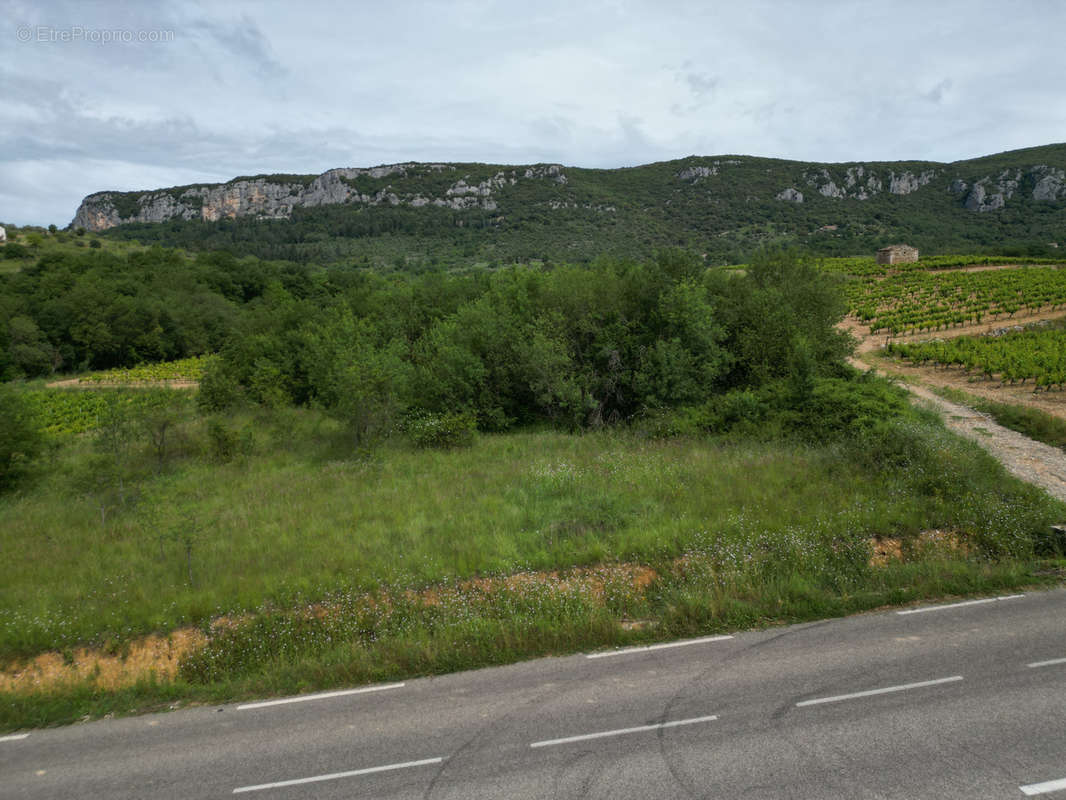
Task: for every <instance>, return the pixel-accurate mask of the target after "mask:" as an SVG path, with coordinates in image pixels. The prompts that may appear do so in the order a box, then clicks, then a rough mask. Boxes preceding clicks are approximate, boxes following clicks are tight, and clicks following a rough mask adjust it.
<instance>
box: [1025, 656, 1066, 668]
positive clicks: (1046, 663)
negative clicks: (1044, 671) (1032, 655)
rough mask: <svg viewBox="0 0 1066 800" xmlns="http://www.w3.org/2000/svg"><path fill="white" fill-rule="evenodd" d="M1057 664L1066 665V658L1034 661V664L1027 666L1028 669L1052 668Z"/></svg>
mask: <svg viewBox="0 0 1066 800" xmlns="http://www.w3.org/2000/svg"><path fill="white" fill-rule="evenodd" d="M1055 664H1066V658H1053V659H1051V660H1050V661H1034V662H1033V663H1032V664H1026V665H1025V666H1027V667H1050V666H1053V665H1055Z"/></svg>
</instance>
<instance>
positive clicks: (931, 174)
mask: <svg viewBox="0 0 1066 800" xmlns="http://www.w3.org/2000/svg"><path fill="white" fill-rule="evenodd" d="M935 177H936V171H935V170H926V171H925V172H922V173H921V174H920V175H915V174H914V173H913V172H901V173H900V174H899V175H897V174H896V173H895V172H890V173H889V179H888V191H889V194H910V193H911V192H916V191H918V188H919V187H921V186H925V185H926V184H927V183H929V181H931V180H932V179H933V178H935Z"/></svg>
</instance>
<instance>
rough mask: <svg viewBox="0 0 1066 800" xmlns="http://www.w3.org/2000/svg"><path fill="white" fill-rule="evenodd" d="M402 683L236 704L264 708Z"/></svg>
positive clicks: (340, 695)
mask: <svg viewBox="0 0 1066 800" xmlns="http://www.w3.org/2000/svg"><path fill="white" fill-rule="evenodd" d="M403 685H404V684H402V683H388V684H384V685H382V686H364V687H363V688H362V689H342V690H341V691H339V692H319V693H318V694H301V695H297V696H296V697H286V698H283V699H281V700H263V701H262V702H259V703H245V704H244V705H242V706H237V710H238V711H244V710H245V709H249V708H266V707H267V706H281V705H286V704H287V703H306V702H308V701H309V700H327V699H329V698H330V697H346V696H347V695H350V694H366V693H367V692H383V691H385V690H386V689H399V688H400V687H401V686H403Z"/></svg>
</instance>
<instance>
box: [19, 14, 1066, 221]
mask: <svg viewBox="0 0 1066 800" xmlns="http://www.w3.org/2000/svg"><path fill="white" fill-rule="evenodd" d="M1063 31H1066V2H1062V1H1061V0H994V2H993V1H992V0H964V1H963V2H955V0H939V1H938V2H931V3H926V2H910V0H876V1H874V0H861V1H855V2H843V0H841V1H840V2H838V1H837V0H802V1H799V2H788V1H787V0H744V2H737V1H736V0H728V2H721V1H719V0H702V1H700V0H693V1H692V2H688V1H687V0H677V1H676V2H675V0H658V2H655V1H654V0H648V1H647V2H645V1H643V0H587V1H586V0H561V1H557V0H536V2H528V0H513V1H512V0H498V1H496V2H493V1H492V0H455V1H454V2H445V1H444V0H441V2H405V0H391V2H386V1H383V0H354V1H353V2H347V3H341V2H337V3H326V2H315V1H314V0H303V1H302V2H298V3H292V2H287V3H269V2H248V3H244V2H239V1H235V0H227V2H204V3H197V2H175V1H174V0H172V1H171V2H166V3H161V2H160V3H156V2H148V1H146V2H140V3H134V2H114V3H106V2H103V3H94V2H86V1H85V0H81V1H80V2H70V3H65V2H50V1H49V0H33V2H20V0H0V145H2V146H0V220H2V221H6V222H11V223H15V224H48V223H52V222H54V223H56V224H58V225H60V226H64V225H66V224H67V223H68V222H69V221H70V219H71V217H72V216H73V215H74V211H75V209H76V208H77V205H78V203H79V201H80V199H81V198H82V197H83V196H84V195H86V194H88V193H90V192H94V191H100V190H104V189H123V190H132V189H147V188H156V187H161V186H173V185H178V184H184V183H191V182H196V181H222V180H227V179H229V178H231V177H234V176H236V175H248V174H255V173H264V172H302V173H318V172H322V171H324V170H326V169H329V168H331V167H338V166H371V165H375V164H382V163H392V162H396V161H408V160H416V161H487V162H498V163H531V162H542V161H549V162H561V163H563V164H567V165H575V166H587V167H617V166H625V165H634V164H643V163H648V162H651V161H660V160H664V159H671V158H679V157H683V156H686V155H690V154H700V155H717V154H725V153H741V154H751V155H761V156H775V157H780V158H793V159H801V160H811V161H854V160H890V159H929V160H936V161H952V160H956V159H962V158H970V157H974V156H978V155H985V154H988V153H994V152H999V151H1003V150H1010V149H1014V148H1018V147H1028V146H1033V145H1040V144H1048V143H1051V142H1058V141H1063V140H1066V88H1064V84H1063V79H1062V76H1063V75H1066V47H1063V38H1062V37H1063Z"/></svg>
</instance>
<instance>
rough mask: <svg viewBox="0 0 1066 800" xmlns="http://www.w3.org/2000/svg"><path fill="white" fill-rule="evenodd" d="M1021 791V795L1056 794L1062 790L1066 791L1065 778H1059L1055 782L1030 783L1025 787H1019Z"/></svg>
mask: <svg viewBox="0 0 1066 800" xmlns="http://www.w3.org/2000/svg"><path fill="white" fill-rule="evenodd" d="M1018 788H1019V789H1021V790H1022V794H1030V795H1032V794H1047V793H1048V792H1058V791H1061V790H1062V789H1066V778H1059V779H1058V780H1057V781H1045V782H1044V783H1030V784H1028V785H1027V786H1019V787H1018Z"/></svg>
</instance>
